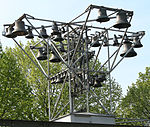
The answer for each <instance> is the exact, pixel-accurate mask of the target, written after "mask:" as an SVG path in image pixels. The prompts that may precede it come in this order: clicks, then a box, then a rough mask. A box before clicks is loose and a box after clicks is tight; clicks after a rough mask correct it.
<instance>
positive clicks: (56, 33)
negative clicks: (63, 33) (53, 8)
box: [51, 22, 60, 35]
mask: <svg viewBox="0 0 150 127" xmlns="http://www.w3.org/2000/svg"><path fill="white" fill-rule="evenodd" d="M58 34H60V32H59V30H58V26H57V24H56V22H53V24H52V33H51V35H58Z"/></svg>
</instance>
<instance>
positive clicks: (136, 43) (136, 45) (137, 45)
mask: <svg viewBox="0 0 150 127" xmlns="http://www.w3.org/2000/svg"><path fill="white" fill-rule="evenodd" d="M133 47H134V48H141V47H143V45H142V44H141V41H140V39H139V37H138V36H136V37H133Z"/></svg>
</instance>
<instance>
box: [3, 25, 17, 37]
mask: <svg viewBox="0 0 150 127" xmlns="http://www.w3.org/2000/svg"><path fill="white" fill-rule="evenodd" d="M13 30H14V28H13V27H8V28H6V34H5V37H8V38H15V37H16V35H14V34H13V32H12V31H13Z"/></svg>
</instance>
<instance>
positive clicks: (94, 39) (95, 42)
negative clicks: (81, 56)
mask: <svg viewBox="0 0 150 127" xmlns="http://www.w3.org/2000/svg"><path fill="white" fill-rule="evenodd" d="M98 38H99V37H98V36H93V37H92V43H91V44H90V45H91V47H99V46H100V45H101V44H100V43H99V40H98Z"/></svg>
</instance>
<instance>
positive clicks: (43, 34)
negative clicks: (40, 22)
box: [38, 26, 49, 38]
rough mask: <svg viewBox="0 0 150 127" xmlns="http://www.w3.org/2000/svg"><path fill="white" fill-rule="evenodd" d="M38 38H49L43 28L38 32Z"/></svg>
mask: <svg viewBox="0 0 150 127" xmlns="http://www.w3.org/2000/svg"><path fill="white" fill-rule="evenodd" d="M38 37H39V38H42V37H43V38H48V37H49V36H48V35H47V32H46V29H45V28H44V26H41V30H40V35H39V36H38Z"/></svg>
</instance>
